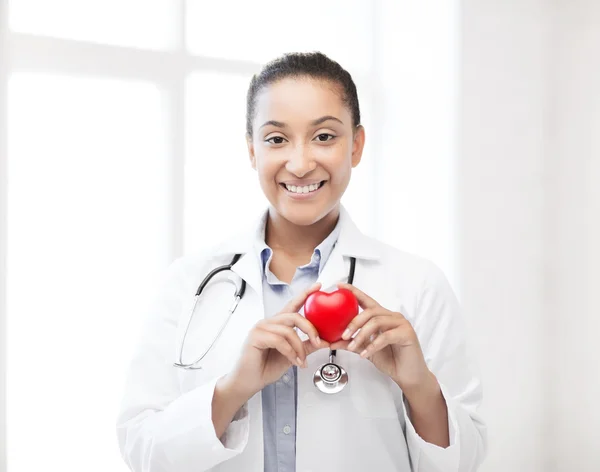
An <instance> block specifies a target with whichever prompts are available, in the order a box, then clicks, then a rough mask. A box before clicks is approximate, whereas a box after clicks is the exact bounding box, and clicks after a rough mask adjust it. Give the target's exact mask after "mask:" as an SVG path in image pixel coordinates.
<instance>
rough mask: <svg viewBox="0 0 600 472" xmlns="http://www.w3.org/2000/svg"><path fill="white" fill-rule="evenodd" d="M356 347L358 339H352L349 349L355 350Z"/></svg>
mask: <svg viewBox="0 0 600 472" xmlns="http://www.w3.org/2000/svg"><path fill="white" fill-rule="evenodd" d="M355 347H356V341H352V342H351V343H350V344H348V349H350V350H351V351H352V350H354V348H355Z"/></svg>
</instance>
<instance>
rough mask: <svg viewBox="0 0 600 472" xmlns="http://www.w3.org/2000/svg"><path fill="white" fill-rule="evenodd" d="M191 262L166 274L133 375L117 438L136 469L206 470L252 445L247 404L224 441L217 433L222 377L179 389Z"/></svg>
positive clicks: (131, 368) (157, 471) (173, 266)
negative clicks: (180, 334)
mask: <svg viewBox="0 0 600 472" xmlns="http://www.w3.org/2000/svg"><path fill="white" fill-rule="evenodd" d="M185 264H186V262H185V259H184V258H183V257H181V258H179V259H177V260H175V261H174V262H173V263H171V265H170V266H169V267H168V269H167V271H166V273H165V275H164V276H163V279H162V282H161V283H160V284H159V293H158V295H156V297H155V298H154V301H153V302H152V304H151V306H150V307H149V316H148V318H147V319H146V320H145V326H144V329H143V334H142V336H141V339H140V341H139V342H138V344H137V348H136V350H135V354H134V357H133V360H132V361H131V363H130V366H129V370H128V373H127V377H126V381H125V388H124V396H123V399H122V403H121V407H120V411H119V414H118V419H117V438H118V443H119V448H120V452H121V456H122V457H123V459H124V460H125V462H126V464H127V465H128V466H129V468H130V470H132V471H133V472H167V471H169V472H172V471H177V472H192V471H193V472H199V471H204V470H208V469H210V468H212V467H214V466H215V465H217V464H219V463H221V462H223V461H226V460H228V459H230V458H232V457H234V456H236V455H238V454H239V453H240V452H242V450H243V449H244V447H245V446H246V444H247V440H248V434H249V431H248V430H249V418H248V408H247V404H246V405H244V406H243V407H242V408H241V409H240V410H239V411H238V412H237V414H236V416H235V417H234V419H233V421H232V422H231V424H230V425H229V427H228V428H227V430H226V431H225V434H224V435H223V436H222V441H223V442H221V440H220V439H219V438H217V436H216V432H215V429H214V425H213V422H212V398H213V393H214V389H215V384H216V382H217V380H218V379H217V378H212V379H209V380H207V381H206V382H205V383H203V384H201V385H200V386H198V387H196V388H195V389H193V390H190V391H188V392H185V393H182V391H181V389H180V387H179V382H178V377H177V373H176V369H177V368H176V367H174V366H173V361H174V360H175V359H174V356H175V341H174V340H175V339H176V329H177V319H178V317H179V315H180V314H181V311H182V303H184V301H185V300H189V299H190V298H192V299H193V293H192V292H190V293H187V292H188V291H189V290H190V288H189V287H186V286H185V283H184V280H185V270H186V268H185ZM188 279H189V278H188ZM191 290H195V288H191ZM184 292H185V293H184ZM186 296H187V298H186Z"/></svg>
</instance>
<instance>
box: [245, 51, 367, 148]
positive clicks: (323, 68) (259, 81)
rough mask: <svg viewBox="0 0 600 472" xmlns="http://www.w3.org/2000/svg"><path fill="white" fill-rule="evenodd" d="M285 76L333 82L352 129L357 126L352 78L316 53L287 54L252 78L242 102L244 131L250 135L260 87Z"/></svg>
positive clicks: (356, 103)
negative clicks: (345, 107) (347, 113)
mask: <svg viewBox="0 0 600 472" xmlns="http://www.w3.org/2000/svg"><path fill="white" fill-rule="evenodd" d="M288 77H308V78H314V79H322V80H327V81H330V82H333V83H335V84H337V85H339V86H340V87H341V88H342V92H343V96H342V100H343V101H344V103H345V104H346V105H348V107H349V108H350V112H351V114H352V126H353V128H355V127H356V126H358V125H359V124H360V109H359V106H358V95H357V93H356V85H354V81H353V80H352V76H351V75H350V74H349V73H348V71H346V70H345V69H344V68H343V67H342V66H340V65H339V64H338V63H337V62H335V61H333V60H331V59H329V58H328V57H327V56H326V55H325V54H323V53H320V52H310V53H300V52H299V53H288V54H284V55H283V56H281V57H279V58H277V59H275V60H273V61H271V62H269V63H268V64H266V65H265V66H264V67H263V69H262V70H261V71H260V72H259V73H258V74H255V75H254V76H253V77H252V80H251V81H250V87H249V88H248V95H247V101H246V132H247V133H248V136H252V121H253V120H254V115H255V113H256V96H257V95H258V93H259V92H260V90H261V89H262V88H263V87H266V86H267V85H269V84H272V83H274V82H277V81H278V80H281V79H285V78H288Z"/></svg>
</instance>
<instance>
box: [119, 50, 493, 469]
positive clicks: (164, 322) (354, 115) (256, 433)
mask: <svg viewBox="0 0 600 472" xmlns="http://www.w3.org/2000/svg"><path fill="white" fill-rule="evenodd" d="M246 132H247V144H248V150H249V156H250V163H251V165H252V167H253V168H254V169H255V170H256V171H257V173H258V178H259V182H260V185H261V188H262V190H263V192H264V193H265V195H266V197H267V199H268V201H269V203H270V205H269V208H268V209H267V210H266V211H265V212H264V214H263V216H262V218H260V219H259V220H258V221H257V222H256V224H255V225H253V226H252V228H250V229H248V228H243V229H242V230H241V232H240V234H239V235H237V236H234V237H232V238H231V239H230V240H228V241H226V242H224V243H222V244H220V245H219V246H218V247H216V248H210V249H209V250H207V252H206V254H198V255H194V256H185V257H181V258H179V259H177V260H176V261H175V262H174V263H173V264H172V265H171V266H170V267H169V270H168V272H167V275H166V278H165V281H164V286H163V290H162V291H161V294H160V296H159V297H158V299H157V301H156V303H155V304H154V305H153V310H152V316H150V317H149V320H148V325H147V330H146V332H145V336H144V337H143V340H142V342H141V343H140V345H139V348H138V352H137V354H136V356H135V357H134V360H133V362H132V365H131V369H130V373H129V376H128V382H127V386H126V392H125V397H124V399H123V405H122V409H121V411H120V415H119V419H118V438H119V444H120V448H121V453H122V455H123V458H124V459H125V461H126V462H127V464H128V465H129V467H130V468H131V469H132V470H134V471H136V472H142V471H147V472H151V471H152V472H156V471H173V472H188V471H189V472H192V471H193V472H198V471H202V470H219V471H256V472H258V471H261V472H262V471H269V472H272V471H284V470H285V471H294V470H298V471H299V472H300V471H309V470H310V471H313V472H316V471H325V470H327V471H364V470H367V469H368V468H369V469H372V470H377V471H379V472H386V471H390V472H391V471H410V470H412V471H421V472H433V471H443V472H452V471H456V472H471V471H475V470H476V469H477V467H478V466H479V464H480V463H481V461H482V460H483V457H484V455H485V450H486V429H485V425H484V423H483V421H482V419H481V417H480V416H479V415H478V413H477V409H478V407H479V405H480V403H481V397H482V394H481V383H480V381H479V379H478V378H477V377H476V375H475V372H474V367H473V363H472V360H471V358H470V357H469V355H468V352H467V346H466V340H465V329H464V325H463V321H462V319H461V317H460V313H459V308H458V303H457V300H456V297H455V296H454V294H453V292H452V290H451V288H450V286H449V284H448V282H447V281H446V278H445V277H444V275H443V274H442V272H441V271H440V270H439V269H438V268H437V267H436V266H435V265H434V264H432V263H431V262H429V261H427V260H424V259H422V258H419V257H417V256H414V255H410V254H408V253H405V252H402V251H400V250H398V249H395V248H393V247H390V246H387V245H385V244H383V243H381V242H379V241H376V240H374V239H372V238H369V237H367V236H365V235H363V234H362V233H361V232H360V231H359V230H358V229H357V227H356V226H355V225H354V224H353V223H352V221H351V219H350V217H349V215H348V213H347V212H346V210H345V209H344V208H343V206H341V204H340V200H341V198H342V195H343V194H344V191H345V190H346V187H347V186H348V183H349V181H350V176H351V171H352V169H353V168H354V167H356V166H357V165H358V164H359V162H360V160H361V155H362V151H363V146H364V143H365V131H364V129H363V127H362V126H361V125H360V111H359V103H358V98H357V93H356V88H355V85H354V82H353V81H352V78H351V76H350V74H348V72H346V71H345V70H344V69H343V68H342V67H341V66H340V65H339V64H337V63H336V62H334V61H332V60H330V59H329V58H327V57H326V56H324V55H323V54H320V53H311V54H289V55H286V56H284V57H281V58H279V59H277V60H275V61H273V62H271V63H269V64H268V65H267V66H265V68H264V69H263V70H262V71H261V72H260V73H259V74H257V75H256V76H254V77H253V79H252V82H251V84H250V88H249V91H248V100H247V130H246ZM236 254H240V258H239V260H237V261H236V262H235V263H234V264H233V266H232V271H233V273H234V274H235V276H236V277H238V276H239V277H240V278H241V279H243V280H244V281H245V282H246V284H247V286H246V290H245V294H244V297H243V299H242V300H241V301H240V303H239V306H238V308H237V309H236V311H235V312H234V315H232V318H231V320H230V321H229V323H228V324H227V327H226V328H225V331H224V332H223V334H222V335H221V337H220V338H219V339H218V341H217V343H216V344H215V345H214V346H213V348H212V349H211V351H210V352H209V353H208V354H207V356H206V357H205V358H204V359H203V361H202V369H201V370H185V369H180V368H177V367H175V366H173V360H174V359H175V358H176V355H177V354H178V353H177V350H176V348H175V346H176V345H177V341H178V339H179V338H180V336H181V334H182V330H184V329H185V326H186V325H187V316H188V313H189V310H190V298H191V294H192V293H195V291H196V289H197V287H198V284H199V282H200V281H201V280H202V278H204V277H205V276H206V274H208V273H209V272H210V271H211V270H212V269H214V268H215V267H218V266H221V265H224V264H228V263H229V262H230V261H231V259H232V257H233V256H235V255H236ZM352 257H353V258H355V261H356V270H355V276H354V281H353V284H352V285H349V284H346V283H344V282H345V281H347V277H348V275H347V274H348V270H349V265H350V262H349V261H350V258H352ZM207 287H212V291H207V292H206V293H204V292H203V294H202V297H201V298H200V300H202V303H201V304H200V306H199V307H197V309H198V312H197V313H203V314H204V315H205V318H204V320H205V321H204V322H206V323H209V324H210V323H211V322H214V323H215V324H214V325H215V326H217V327H218V326H219V323H220V322H221V320H223V317H224V316H226V314H227V309H228V306H229V305H230V304H231V301H232V298H231V288H230V287H229V286H228V284H225V283H219V282H218V281H211V284H209V285H208V286H207ZM340 287H341V288H347V289H349V290H351V291H352V292H353V293H354V295H355V296H356V298H357V300H358V302H359V305H360V307H361V308H362V311H360V313H359V314H358V315H357V316H356V317H355V318H354V319H353V320H352V321H351V322H350V324H349V325H348V328H347V330H346V332H345V333H344V335H343V338H342V339H341V340H338V341H336V342H334V343H333V344H330V343H328V342H327V341H325V340H323V339H320V338H319V336H318V332H317V330H316V328H315V326H313V324H311V323H310V322H309V321H308V320H307V319H306V318H305V317H304V316H303V315H302V314H300V313H299V312H301V311H302V307H303V305H304V302H305V300H306V298H307V297H308V295H309V294H311V293H313V292H315V291H317V290H319V289H323V291H332V290H335V289H336V288H340ZM196 316H198V315H196ZM200 316H201V315H200ZM215 320H217V321H215ZM206 326H208V325H205V328H204V329H203V330H202V329H201V330H199V331H198V332H196V333H193V332H190V333H188V336H187V338H186V343H187V345H194V344H196V345H197V347H198V348H199V349H201V346H205V345H206V344H205V343H201V342H200V339H201V338H202V336H203V334H206V333H207V332H210V335H209V336H213V337H214V329H212V330H211V329H208V328H206ZM209 341H210V339H209ZM329 349H336V350H337V355H338V357H337V361H338V363H339V364H340V365H341V366H342V367H344V368H345V369H346V370H347V372H348V375H349V378H350V380H349V382H348V384H347V386H346V387H345V388H344V389H343V390H342V391H341V392H339V393H337V394H335V395H326V394H324V393H322V392H320V391H319V390H317V389H316V388H315V386H314V385H313V374H314V372H315V371H316V370H317V369H318V367H319V366H320V365H322V364H323V363H325V362H327V360H328V358H329Z"/></svg>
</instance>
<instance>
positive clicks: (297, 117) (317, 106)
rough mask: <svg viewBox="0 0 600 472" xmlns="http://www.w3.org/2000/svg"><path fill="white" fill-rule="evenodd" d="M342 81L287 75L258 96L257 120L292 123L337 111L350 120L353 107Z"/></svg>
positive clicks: (348, 121)
mask: <svg viewBox="0 0 600 472" xmlns="http://www.w3.org/2000/svg"><path fill="white" fill-rule="evenodd" d="M342 93H343V92H342V89H341V87H340V86H339V85H337V84H335V83H333V82H331V81H327V80H318V79H312V78H286V79H282V80H279V81H277V82H274V83H272V84H269V85H267V86H266V87H264V88H263V89H262V90H261V92H260V93H259V95H258V96H257V99H256V120H257V122H258V123H259V126H260V123H262V122H263V121H268V120H278V121H285V122H288V123H290V124H293V123H299V124H300V123H302V122H306V121H312V120H314V119H316V118H319V117H321V116H325V115H333V116H335V117H337V118H339V119H341V120H342V121H343V122H344V123H345V124H346V123H347V124H350V111H349V110H348V107H347V106H346V105H345V104H344V102H343V100H342Z"/></svg>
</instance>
